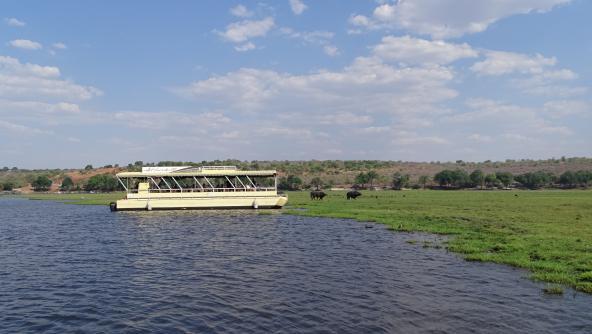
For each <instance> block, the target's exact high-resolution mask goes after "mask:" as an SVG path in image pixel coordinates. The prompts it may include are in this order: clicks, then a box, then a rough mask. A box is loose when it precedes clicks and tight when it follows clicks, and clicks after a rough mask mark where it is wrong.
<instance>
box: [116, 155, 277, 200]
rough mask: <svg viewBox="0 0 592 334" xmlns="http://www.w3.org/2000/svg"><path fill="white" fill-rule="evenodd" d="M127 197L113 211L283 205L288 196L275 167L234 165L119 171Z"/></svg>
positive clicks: (119, 178) (146, 168)
mask: <svg viewBox="0 0 592 334" xmlns="http://www.w3.org/2000/svg"><path fill="white" fill-rule="evenodd" d="M116 176H117V180H118V181H119V183H120V184H121V185H122V186H123V188H124V189H125V191H126V193H127V194H126V198H124V199H121V200H118V201H117V202H114V203H111V205H110V207H111V210H112V211H119V210H172V209H247V208H253V209H270V208H281V207H283V206H284V205H285V204H286V203H287V202H288V197H287V196H286V195H283V194H279V193H278V191H277V172H276V171H275V170H257V171H245V170H238V169H237V168H236V167H235V166H203V167H191V166H184V167H143V168H142V171H141V172H124V173H118V174H117V175H116Z"/></svg>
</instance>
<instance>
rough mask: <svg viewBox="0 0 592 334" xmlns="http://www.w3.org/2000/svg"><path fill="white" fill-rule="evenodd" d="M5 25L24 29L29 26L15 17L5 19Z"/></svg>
mask: <svg viewBox="0 0 592 334" xmlns="http://www.w3.org/2000/svg"><path fill="white" fill-rule="evenodd" d="M4 23H6V24H7V25H9V26H11V27H24V26H26V25H27V24H26V23H25V22H23V21H21V20H19V19H16V18H14V17H10V18H5V19H4Z"/></svg>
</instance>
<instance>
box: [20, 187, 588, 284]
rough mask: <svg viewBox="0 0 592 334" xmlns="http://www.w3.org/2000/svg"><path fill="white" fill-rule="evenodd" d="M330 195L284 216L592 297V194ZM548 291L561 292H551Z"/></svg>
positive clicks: (295, 202)
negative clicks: (346, 223)
mask: <svg viewBox="0 0 592 334" xmlns="http://www.w3.org/2000/svg"><path fill="white" fill-rule="evenodd" d="M362 193H363V195H362V196H361V197H359V198H358V199H357V200H349V201H348V200H346V199H345V192H344V191H327V194H328V196H327V197H325V199H324V200H322V201H311V200H310V197H309V193H308V192H307V191H291V192H288V196H289V202H288V206H287V207H286V208H285V209H284V210H283V213H286V214H293V215H301V216H317V217H329V218H347V219H355V220H358V221H361V222H376V223H380V224H384V225H386V226H387V227H388V229H390V230H393V231H400V232H426V233H434V234H442V235H448V236H450V238H449V239H448V241H447V242H446V243H445V247H446V249H448V250H450V251H452V252H455V253H458V254H460V255H461V256H462V257H463V258H465V259H466V260H468V261H483V262H494V263H500V264H506V265H511V266H514V267H519V268H524V269H527V270H529V271H530V278H532V279H533V280H535V281H542V282H547V283H551V284H560V285H563V286H568V287H571V288H574V289H575V290H578V291H582V292H586V293H592V191H590V190H538V191H529V190H515V189H514V190H494V191H478V190H456V191H432V190H404V191H362ZM123 196H124V194H123V193H97V194H88V193H79V194H28V195H26V198H29V199H32V200H55V201H60V202H67V203H71V204H90V205H107V204H108V203H109V202H112V201H115V200H117V199H119V198H122V197H123ZM553 293H558V288H557V287H555V286H554V288H553Z"/></svg>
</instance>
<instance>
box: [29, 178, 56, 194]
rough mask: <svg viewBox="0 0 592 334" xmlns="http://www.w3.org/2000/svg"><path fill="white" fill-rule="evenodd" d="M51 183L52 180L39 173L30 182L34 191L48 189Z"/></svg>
mask: <svg viewBox="0 0 592 334" xmlns="http://www.w3.org/2000/svg"><path fill="white" fill-rule="evenodd" d="M52 183H53V181H51V180H50V179H49V178H48V177H47V176H45V175H40V176H38V177H37V178H36V179H35V180H34V181H33V182H31V186H32V187H33V190H34V191H48V190H49V187H51V184H52Z"/></svg>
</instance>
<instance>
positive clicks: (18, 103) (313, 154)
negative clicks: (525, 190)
mask: <svg viewBox="0 0 592 334" xmlns="http://www.w3.org/2000/svg"><path fill="white" fill-rule="evenodd" d="M591 13H592V1H586V0H571V1H570V0H513V1H507V0H479V1H475V0H447V1H444V0H399V1H386V0H383V1H373V0H355V1H354V0H350V1H343V0H323V1H319V0H315V1H313V0H277V1H267V2H265V1H246V0H244V1H240V0H239V1H220V0H216V1H214V0H211V1H206V0H204V1H189V0H188V1H140V0H136V1H95V2H90V1H77V0H71V1H66V0H59V1H43V2H42V1H30V0H18V1H16V0H14V1H11V0H7V1H2V3H1V4H0V20H1V21H0V167H2V166H9V167H12V166H18V167H23V168H41V167H80V166H84V165H85V164H87V163H92V164H94V165H103V164H112V163H128V162H132V161H135V160H143V161H160V160H189V161H201V160H210V159H225V158H238V159H244V160H251V159H282V160H283V159H289V160H300V159H389V160H413V161H436V160H440V161H450V160H457V159H462V160H472V161H482V160H487V159H491V160H504V159H520V158H550V157H560V156H592V149H591V147H592V145H591V143H592V135H591V132H592V131H591V128H592V98H591V89H592V66H591V65H592V64H591V59H592V35H591V34H590V32H591V31H592V21H591V20H590V15H591Z"/></svg>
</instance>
